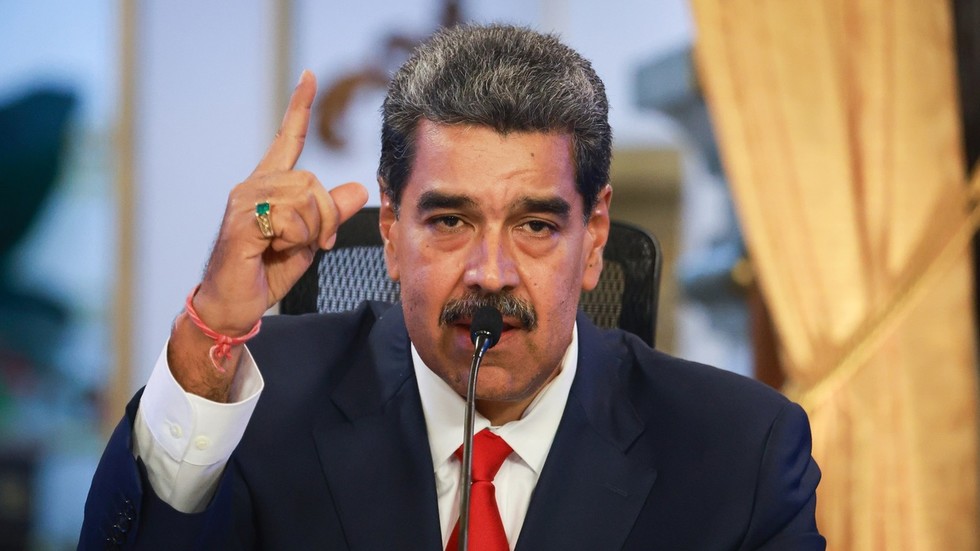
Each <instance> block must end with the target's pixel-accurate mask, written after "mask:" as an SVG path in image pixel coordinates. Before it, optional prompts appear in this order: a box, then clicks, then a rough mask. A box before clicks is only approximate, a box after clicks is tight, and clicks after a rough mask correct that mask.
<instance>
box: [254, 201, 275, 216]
mask: <svg viewBox="0 0 980 551" xmlns="http://www.w3.org/2000/svg"><path fill="white" fill-rule="evenodd" d="M271 209H272V207H271V206H270V205H269V203H268V201H266V202H265V203H256V204H255V214H256V215H257V216H265V215H266V214H269V211H270V210H271Z"/></svg>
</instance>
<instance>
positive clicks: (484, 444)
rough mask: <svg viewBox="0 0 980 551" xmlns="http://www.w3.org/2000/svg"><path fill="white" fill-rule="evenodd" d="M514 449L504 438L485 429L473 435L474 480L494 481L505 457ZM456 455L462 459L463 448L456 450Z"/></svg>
mask: <svg viewBox="0 0 980 551" xmlns="http://www.w3.org/2000/svg"><path fill="white" fill-rule="evenodd" d="M512 451H514V450H513V449H511V447H510V446H509V445H508V444H507V442H506V441H504V439H503V438H501V437H499V436H497V435H496V434H494V433H492V432H490V429H483V430H481V431H480V432H478V433H476V434H475V435H473V482H478V481H486V482H493V477H495V476H497V471H499V470H500V466H501V465H503V463H504V459H507V456H508V455H510V453H511V452H512ZM456 457H457V458H458V459H462V457H463V448H462V446H460V448H459V449H457V450H456Z"/></svg>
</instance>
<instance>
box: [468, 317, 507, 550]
mask: <svg viewBox="0 0 980 551" xmlns="http://www.w3.org/2000/svg"><path fill="white" fill-rule="evenodd" d="M473 318H474V322H473V326H474V327H473V333H472V335H471V338H472V339H473V344H474V346H475V350H474V351H473V361H472V362H471V363H470V380H469V381H468V382H467V384H466V414H465V416H464V418H463V464H462V465H461V467H462V468H461V472H460V475H459V485H460V496H459V551H467V547H468V546H469V530H470V486H471V485H472V483H473V482H472V481H473V425H474V422H475V419H474V417H475V416H476V375H477V372H478V371H479V369H480V362H481V361H483V354H484V353H485V352H486V351H487V349H488V348H490V347H492V346H493V345H495V344H497V340H498V339H499V338H500V332H501V329H502V326H503V321H502V319H501V316H500V312H498V311H497V310H496V309H495V308H492V307H483V308H480V310H478V311H477V313H476V314H475V315H474V316H473ZM488 318H489V319H488Z"/></svg>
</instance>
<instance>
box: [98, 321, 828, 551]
mask: <svg viewBox="0 0 980 551" xmlns="http://www.w3.org/2000/svg"><path fill="white" fill-rule="evenodd" d="M578 327H579V362H578V371H577V374H576V377H575V381H574V382H573V384H572V388H571V393H570V395H569V399H568V403H567V406H566V408H565V412H564V414H563V416H562V420H561V423H560V425H559V428H558V432H557V434H556V436H555V440H554V443H553V444H552V447H551V451H550V453H549V455H548V459H547V462H546V463H545V466H544V469H543V471H542V473H541V476H540V479H539V480H538V484H537V487H536V488H535V489H534V493H533V496H532V498H531V503H530V506H529V508H528V512H527V516H526V518H525V521H524V526H523V528H522V530H521V535H520V540H519V541H518V543H517V549H518V550H520V551H525V550H531V551H536V550H549V549H556V550H557V549H560V550H564V551H569V550H589V551H596V550H599V551H604V550H614V549H630V550H644V551H646V550H651V549H665V550H683V549H691V550H699V551H701V550H714V549H718V550H722V549H725V550H728V549H731V550H734V549H767V550H774V549H792V550H808V549H823V548H824V547H825V544H824V540H823V538H822V537H821V536H820V535H819V533H818V532H817V528H816V525H815V521H814V506H815V499H816V498H815V493H814V492H815V490H816V487H817V483H818V481H819V479H820V471H819V469H818V468H817V465H816V464H815V463H814V461H813V459H812V458H811V457H810V430H809V425H808V422H807V419H806V415H805V414H804V412H803V411H802V409H801V408H800V407H799V406H797V405H796V404H793V403H791V402H789V401H788V400H786V399H785V398H784V397H782V396H781V395H779V394H778V393H776V392H774V391H772V390H770V389H768V388H767V387H765V386H763V385H761V384H759V383H756V382H754V381H751V380H748V379H746V378H743V377H740V376H737V375H733V374H730V373H727V372H724V371H721V370H717V369H714V368H711V367H707V366H703V365H699V364H695V363H690V362H685V361H682V360H678V359H675V358H672V357H669V356H667V355H664V354H661V353H659V352H657V351H655V350H652V349H650V348H649V347H647V346H646V345H644V344H643V343H642V342H641V341H640V340H639V339H637V338H635V337H634V336H632V335H629V334H627V333H624V332H622V331H615V330H614V331H604V330H599V329H597V328H596V327H595V326H594V325H593V324H592V323H591V322H590V321H589V320H588V319H587V318H586V317H585V316H584V315H581V314H580V315H579V317H578ZM249 349H250V350H251V351H252V353H253V355H254V356H255V359H256V362H257V364H258V365H260V366H262V372H263V377H264V378H265V381H266V386H265V390H264V391H263V393H262V396H261V398H260V399H259V402H258V405H257V406H256V409H255V413H254V414H253V417H252V419H251V420H250V422H249V425H248V428H247V430H246V431H245V434H244V436H243V438H242V441H241V443H240V445H239V446H238V448H237V449H236V450H235V452H234V453H233V455H232V458H231V461H230V462H229V464H228V466H227V468H226V469H225V472H224V474H223V476H222V479H221V482H220V486H219V488H218V491H217V493H216V495H215V496H214V498H213V499H212V501H211V503H210V505H209V506H208V509H207V510H206V511H204V512H202V513H198V514H193V515H188V514H182V513H179V512H177V511H175V510H173V509H172V508H170V507H169V506H167V505H166V504H165V503H163V502H162V501H161V500H160V499H159V498H157V497H156V495H155V494H154V493H153V490H152V488H150V485H149V483H148V482H147V479H146V476H145V472H144V470H143V468H142V464H141V463H140V462H139V461H138V460H134V459H133V454H132V452H131V449H132V446H131V434H132V423H133V419H134V418H135V412H136V408H137V405H138V403H139V395H137V396H136V398H134V399H133V401H132V402H131V403H130V405H129V407H128V408H127V413H126V416H125V418H124V419H123V420H122V422H121V423H120V425H119V427H118V428H117V429H116V431H115V433H114V434H113V436H112V438H111V440H110V442H109V444H108V446H107V449H106V451H105V454H104V455H103V458H102V461H101V463H100V464H99V468H98V471H97V472H96V474H95V478H94V480H93V482H92V488H91V490H90V492H89V496H88V501H87V503H86V506H85V523H84V526H83V529H82V534H81V541H80V548H81V549H102V548H105V547H106V544H107V543H106V542H107V539H108V540H109V541H110V542H111V541H113V540H115V541H117V542H119V545H120V546H122V547H124V548H125V547H128V548H134V549H167V550H174V549H290V550H299V549H330V550H332V549H337V550H346V549H351V550H362V549H363V550H385V551H390V550H394V549H409V550H414V549H420V550H431V551H439V550H440V549H441V548H442V538H441V534H440V528H439V520H438V519H439V515H438V511H437V504H436V490H435V480H434V475H433V469H432V459H431V456H430V453H429V446H428V444H427V436H426V428H425V420H424V417H423V414H422V406H421V403H420V399H419V392H418V386H417V384H416V381H415V374H414V371H413V369H412V358H411V354H410V349H409V340H408V335H407V332H406V330H405V323H404V319H403V317H402V312H401V308H400V307H395V308H387V309H386V307H385V306H382V305H380V304H371V305H364V306H362V307H361V308H359V309H358V310H356V311H353V312H349V313H344V314H331V315H319V314H318V315H307V316H297V317H289V316H276V317H272V318H269V319H267V320H265V321H264V322H263V326H262V333H261V334H260V335H259V336H258V337H256V338H255V339H254V341H253V342H252V343H250V344H249Z"/></svg>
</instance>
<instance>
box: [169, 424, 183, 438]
mask: <svg viewBox="0 0 980 551" xmlns="http://www.w3.org/2000/svg"><path fill="white" fill-rule="evenodd" d="M183 435H184V431H183V429H181V428H180V425H178V424H177V423H173V424H171V425H170V436H173V437H174V438H180V437H181V436H183Z"/></svg>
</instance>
